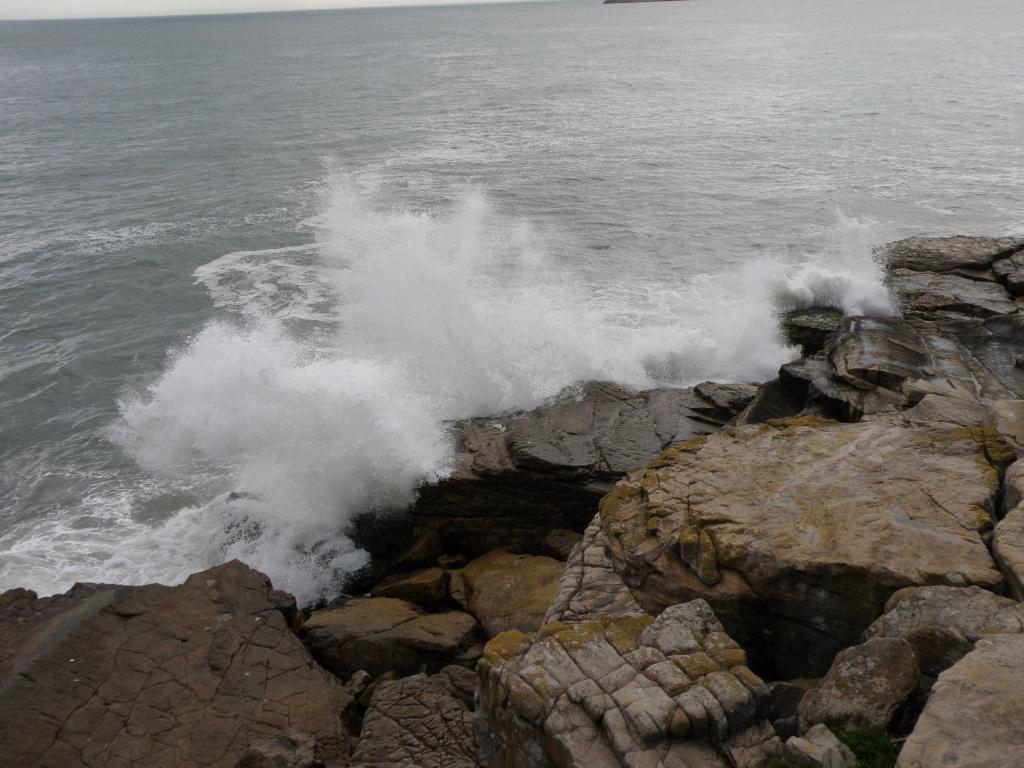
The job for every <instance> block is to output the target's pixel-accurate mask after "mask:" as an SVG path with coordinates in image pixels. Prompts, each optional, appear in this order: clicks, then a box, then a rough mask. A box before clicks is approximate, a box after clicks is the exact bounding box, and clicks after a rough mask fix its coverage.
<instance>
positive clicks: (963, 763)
mask: <svg viewBox="0 0 1024 768" xmlns="http://www.w3.org/2000/svg"><path fill="white" fill-rule="evenodd" d="M1022 690H1024V635H1020V634H1014V635H993V636H991V637H987V638H983V639H981V640H979V641H978V643H977V645H976V646H975V648H974V650H973V651H971V652H970V653H969V654H967V655H966V656H964V657H963V658H962V659H961V660H960V661H958V662H957V663H956V664H955V665H954V666H952V667H950V668H949V669H947V670H946V671H945V672H943V673H942V674H941V675H940V676H939V680H938V682H937V683H936V684H935V685H934V687H933V688H932V692H931V696H930V697H929V699H928V704H927V705H926V706H925V708H924V711H923V712H922V713H921V716H920V718H918V721H917V725H916V726H915V728H914V730H913V732H912V733H911V734H910V736H909V738H908V739H907V741H906V743H905V744H904V745H903V750H902V751H901V752H900V756H899V760H898V761H897V763H896V765H897V768H936V766H943V768H1018V766H1020V764H1021V755H1024V726H1022V724H1024V697H1022V696H1021V691H1022Z"/></svg>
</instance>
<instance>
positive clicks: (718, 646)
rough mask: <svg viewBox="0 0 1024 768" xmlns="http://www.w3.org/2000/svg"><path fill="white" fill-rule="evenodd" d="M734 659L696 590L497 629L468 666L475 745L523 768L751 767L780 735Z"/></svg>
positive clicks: (756, 687) (737, 652)
mask: <svg viewBox="0 0 1024 768" xmlns="http://www.w3.org/2000/svg"><path fill="white" fill-rule="evenodd" d="M745 661H746V658H745V654H744V653H743V651H742V650H741V649H740V648H739V647H738V646H737V645H736V643H735V642H733V641H732V639H731V638H730V637H729V636H728V635H727V634H726V633H725V631H724V630H723V628H722V626H721V624H720V623H719V622H718V620H717V619H716V618H715V616H714V614H713V613H712V612H711V609H710V608H709V607H708V605H707V603H705V602H704V601H702V600H695V601H693V602H690V603H686V604H682V605H675V606H672V607H670V608H667V609H666V610H665V611H664V612H662V613H661V615H660V616H658V617H657V618H654V617H651V616H648V615H644V614H634V615H627V616H614V617H604V618H601V619H599V620H596V621H591V622H585V623H582V624H577V625H573V626H567V625H564V624H560V623H558V622H554V623H551V624H548V625H545V627H543V628H542V629H541V631H540V632H539V633H537V634H533V635H529V636H525V635H523V634H522V633H520V632H506V633H504V634H501V635H498V636H497V637H496V638H494V639H493V640H491V642H490V643H488V644H487V647H486V648H485V650H484V657H483V659H482V660H481V662H480V666H479V668H478V672H479V674H480V688H479V697H478V704H477V728H476V732H477V737H478V741H479V743H480V747H481V751H482V752H483V753H484V755H485V757H487V758H488V759H489V760H490V762H491V764H492V765H522V766H530V767H531V768H541V767H542V766H570V765H588V766H601V767H602V768H603V767H604V766H619V765H623V766H647V765H650V766H666V768H675V767H678V768H683V766H688V767H689V768H725V766H726V765H729V764H730V762H729V761H731V764H733V765H735V766H739V767H740V768H743V767H744V766H756V765H761V764H763V763H764V762H766V760H767V758H768V756H770V755H772V754H775V753H777V752H778V749H779V748H780V747H781V743H780V742H779V740H778V737H776V736H775V734H774V732H773V731H772V729H771V726H770V725H769V724H768V723H767V722H766V721H765V719H764V715H765V712H766V708H767V696H768V691H767V687H766V686H765V685H764V683H763V682H762V681H761V680H760V678H758V677H757V676H756V675H754V674H753V673H752V672H751V671H750V670H749V669H748V668H747V667H746V666H745Z"/></svg>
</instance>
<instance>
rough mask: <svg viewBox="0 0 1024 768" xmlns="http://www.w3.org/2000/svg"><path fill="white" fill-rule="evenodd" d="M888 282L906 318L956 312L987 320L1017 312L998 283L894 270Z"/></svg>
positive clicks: (1005, 291) (1009, 297)
mask: <svg viewBox="0 0 1024 768" xmlns="http://www.w3.org/2000/svg"><path fill="white" fill-rule="evenodd" d="M891 280H892V284H893V286H894V287H895V289H896V293H897V294H898V295H899V300H900V306H901V307H902V308H903V311H904V312H906V313H908V314H918V315H932V314H934V313H936V312H956V313H960V314H964V315H972V316H974V317H989V316H991V315H1005V314H1009V313H1011V312H1016V311H1017V309H1018V306H1017V304H1016V303H1015V302H1014V300H1013V297H1012V296H1011V295H1010V294H1009V292H1007V290H1006V289H1005V288H1003V286H1001V285H1000V284H999V283H989V282H984V281H979V280H971V279H969V278H966V277H960V276H959V275H951V274H933V273H925V272H912V271H910V270H906V269H897V270H893V272H892V273H891Z"/></svg>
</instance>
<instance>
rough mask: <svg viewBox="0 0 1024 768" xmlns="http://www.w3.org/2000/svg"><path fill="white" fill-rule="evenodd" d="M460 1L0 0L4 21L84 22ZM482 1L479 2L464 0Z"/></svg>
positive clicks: (0, 15)
mask: <svg viewBox="0 0 1024 768" xmlns="http://www.w3.org/2000/svg"><path fill="white" fill-rule="evenodd" d="M458 1H459V0H0V19H80V18H94V17H97V16H168V15H172V14H189V13H240V12H244V11H304V10H313V9H317V8H352V7H356V6H365V5H438V4H441V3H442V2H444V3H449V2H458ZM462 1H463V2H479V0H462Z"/></svg>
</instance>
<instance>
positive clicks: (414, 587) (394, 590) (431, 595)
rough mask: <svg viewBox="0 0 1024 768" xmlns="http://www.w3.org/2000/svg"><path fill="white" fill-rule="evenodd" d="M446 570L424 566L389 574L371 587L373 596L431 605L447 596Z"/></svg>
mask: <svg viewBox="0 0 1024 768" xmlns="http://www.w3.org/2000/svg"><path fill="white" fill-rule="evenodd" d="M448 578H449V577H448V571H445V570H442V569H441V568H436V567H435V568H424V569H422V570H419V571H415V572H413V573H399V574H395V575H394V576H389V577H388V578H386V579H384V581H382V582H381V583H380V584H378V585H377V586H376V587H374V588H373V591H372V592H371V593H370V594H372V595H373V596H374V597H394V598H398V599H399V600H408V601H409V602H410V603H416V604H417V605H431V604H433V603H436V602H438V601H440V600H443V599H444V598H446V597H447V596H448Z"/></svg>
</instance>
